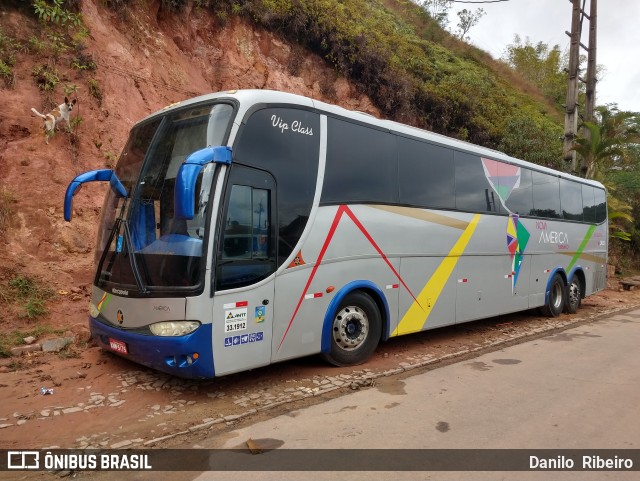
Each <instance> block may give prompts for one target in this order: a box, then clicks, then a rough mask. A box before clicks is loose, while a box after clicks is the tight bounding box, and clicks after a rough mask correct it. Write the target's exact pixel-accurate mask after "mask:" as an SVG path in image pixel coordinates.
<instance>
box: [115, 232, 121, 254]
mask: <svg viewBox="0 0 640 481" xmlns="http://www.w3.org/2000/svg"><path fill="white" fill-rule="evenodd" d="M116 252H122V236H121V235H119V236H118V241H117V242H116Z"/></svg>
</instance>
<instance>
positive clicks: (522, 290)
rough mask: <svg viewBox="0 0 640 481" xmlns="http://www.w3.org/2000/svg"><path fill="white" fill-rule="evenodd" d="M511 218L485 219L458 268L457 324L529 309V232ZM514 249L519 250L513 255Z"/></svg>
mask: <svg viewBox="0 0 640 481" xmlns="http://www.w3.org/2000/svg"><path fill="white" fill-rule="evenodd" d="M515 221H516V224H515V225H514V219H512V218H511V217H507V216H496V215H483V216H482V217H481V218H480V220H479V222H478V226H477V228H476V229H475V232H474V233H473V236H472V237H471V239H470V240H469V243H468V246H467V247H466V249H465V251H464V253H463V255H462V256H461V257H460V259H459V260H458V265H457V279H456V285H457V295H456V321H457V322H466V321H472V320H475V319H482V318H486V317H491V316H497V315H501V314H506V313H509V312H515V311H520V310H523V309H527V308H528V307H529V299H528V294H529V270H530V264H529V259H528V258H527V256H526V252H527V247H528V242H527V241H528V232H527V231H526V230H525V229H523V226H522V225H521V224H520V222H519V221H518V220H517V219H515ZM510 247H511V248H513V249H515V250H513V252H512V251H510Z"/></svg>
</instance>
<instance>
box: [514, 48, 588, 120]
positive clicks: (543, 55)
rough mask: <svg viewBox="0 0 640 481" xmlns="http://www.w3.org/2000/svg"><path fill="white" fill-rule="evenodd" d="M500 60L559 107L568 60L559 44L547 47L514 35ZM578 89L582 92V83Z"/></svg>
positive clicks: (565, 87)
mask: <svg viewBox="0 0 640 481" xmlns="http://www.w3.org/2000/svg"><path fill="white" fill-rule="evenodd" d="M502 59H503V61H504V62H506V63H507V65H509V66H510V67H511V68H512V69H514V70H515V71H516V72H518V73H519V74H520V75H522V77H523V78H524V79H525V80H527V81H529V82H531V83H532V84H533V85H535V86H536V87H538V88H539V89H540V91H541V92H542V93H543V94H544V95H545V97H546V98H547V99H549V100H550V101H551V102H553V103H554V105H556V106H558V107H561V106H562V105H563V104H564V103H565V100H566V97H567V78H568V75H567V73H566V72H565V68H567V67H568V65H569V60H568V56H567V54H562V52H561V51H560V46H559V45H554V46H553V47H549V45H548V44H546V43H544V42H538V43H536V44H535V45H534V44H533V43H531V41H530V40H529V39H528V38H527V39H526V40H525V41H524V42H523V41H522V39H521V38H520V36H519V35H515V36H514V39H513V43H511V44H509V45H507V47H506V49H505V53H504V55H503V57H502ZM580 88H582V90H583V91H584V85H583V84H582V83H580ZM582 94H583V95H584V92H582Z"/></svg>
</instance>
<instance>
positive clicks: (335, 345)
mask: <svg viewBox="0 0 640 481" xmlns="http://www.w3.org/2000/svg"><path fill="white" fill-rule="evenodd" d="M352 284H355V283H352ZM358 284H359V285H351V286H349V285H347V286H345V287H343V288H342V289H341V290H340V292H338V293H337V295H336V296H335V297H334V299H333V301H332V302H331V304H330V305H329V309H328V310H327V313H326V315H325V319H324V323H323V328H322V356H323V357H324V358H325V359H326V360H327V361H328V362H329V363H331V364H334V365H336V366H349V365H356V364H362V363H363V362H366V361H367V360H368V359H369V358H370V357H371V355H372V354H373V352H374V351H375V349H376V347H377V346H378V344H379V342H380V340H381V339H382V337H383V329H384V330H388V327H386V326H387V325H388V308H387V307H386V303H385V302H384V298H383V297H381V296H382V293H381V292H378V291H379V290H378V289H377V288H376V287H375V286H372V288H371V287H369V286H365V285H362V284H360V283H358ZM383 324H384V326H385V327H383Z"/></svg>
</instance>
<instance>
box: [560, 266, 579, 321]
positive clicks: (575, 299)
mask: <svg viewBox="0 0 640 481" xmlns="http://www.w3.org/2000/svg"><path fill="white" fill-rule="evenodd" d="M566 297H567V300H566V301H565V304H564V312H567V313H569V314H575V313H576V312H578V308H579V307H580V303H581V302H582V282H580V279H579V278H578V276H577V275H576V276H573V279H571V282H570V283H569V285H568V286H567V296H566Z"/></svg>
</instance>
